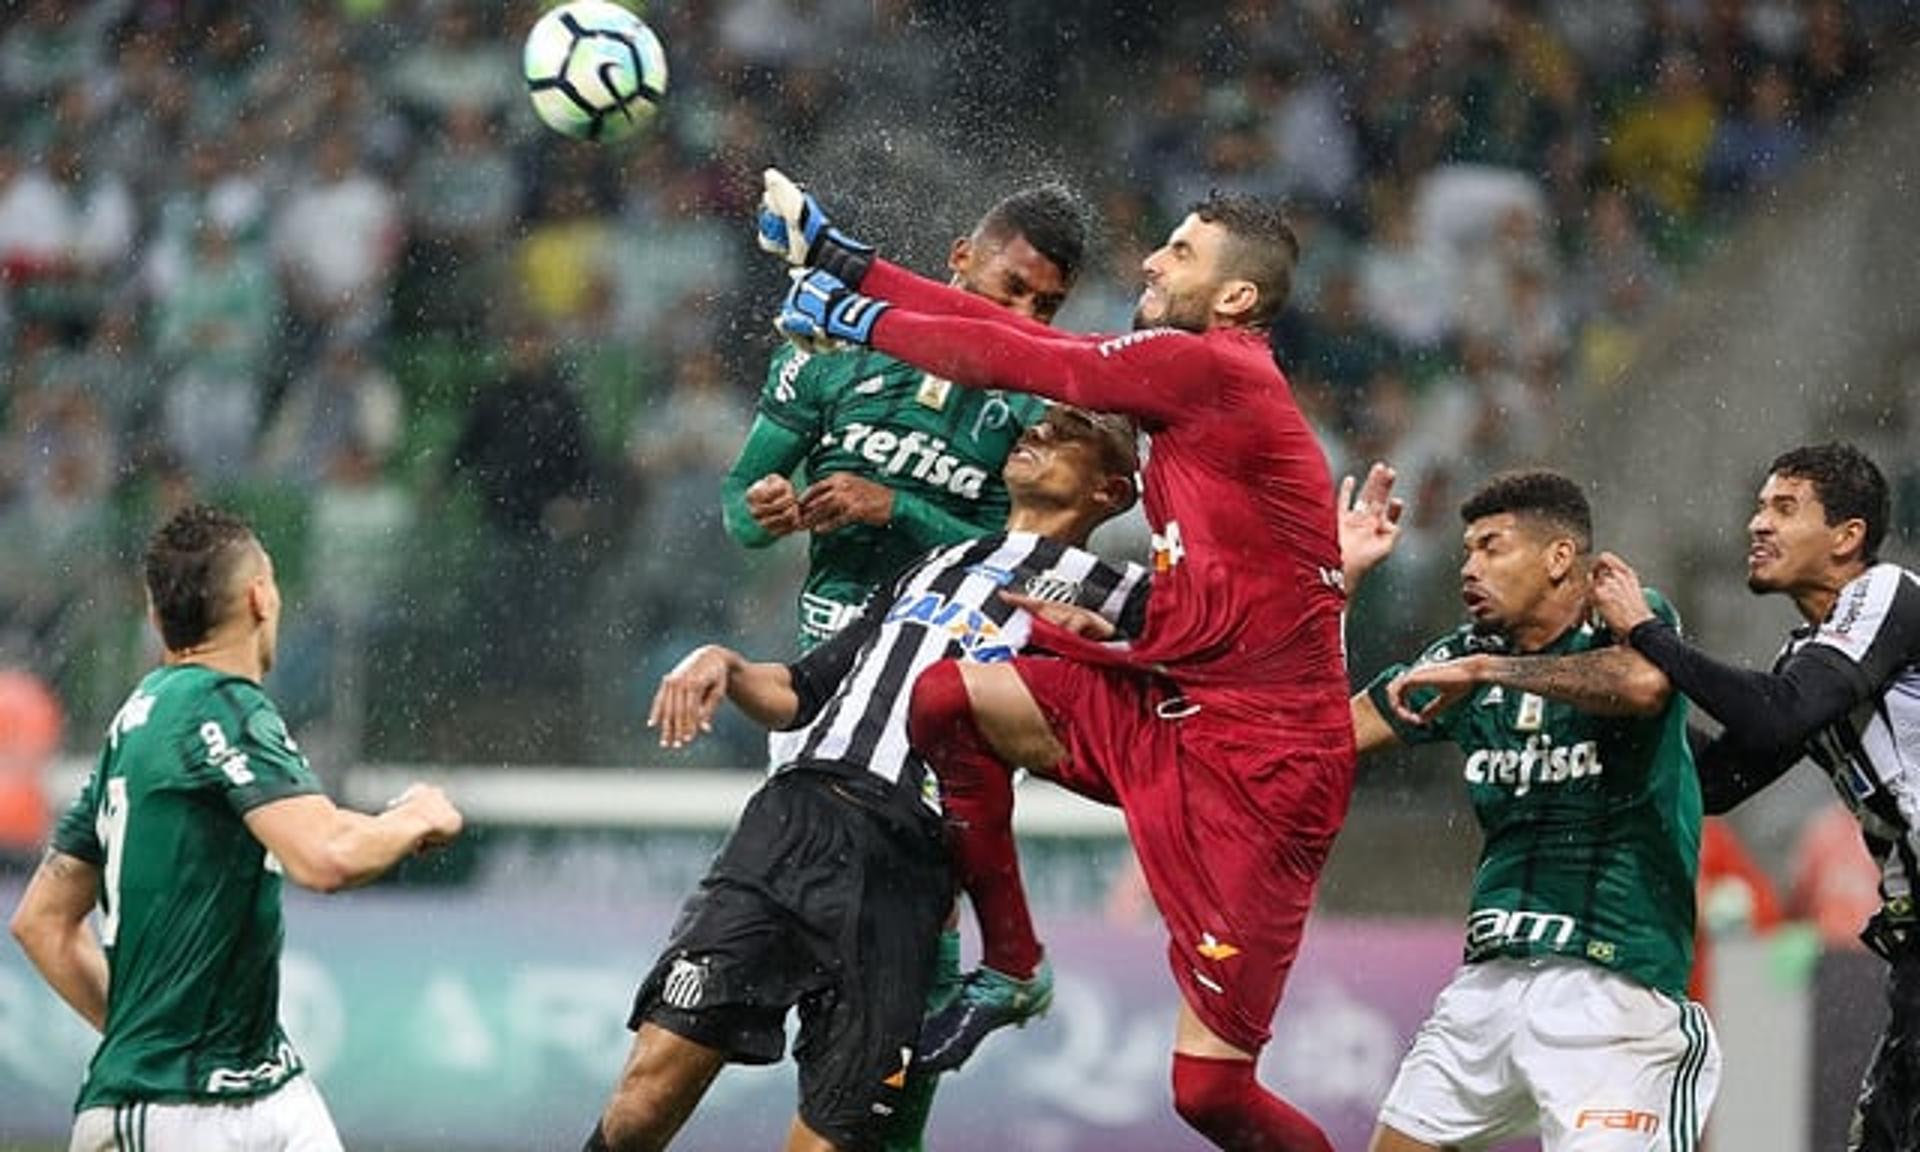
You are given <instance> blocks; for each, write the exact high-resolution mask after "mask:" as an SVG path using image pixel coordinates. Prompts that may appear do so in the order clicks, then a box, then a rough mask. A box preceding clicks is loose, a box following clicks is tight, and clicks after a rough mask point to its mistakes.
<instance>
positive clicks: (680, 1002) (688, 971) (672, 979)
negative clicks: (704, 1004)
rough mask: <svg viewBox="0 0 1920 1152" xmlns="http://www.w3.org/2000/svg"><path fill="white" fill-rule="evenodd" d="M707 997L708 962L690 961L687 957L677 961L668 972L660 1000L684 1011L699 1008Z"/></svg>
mask: <svg viewBox="0 0 1920 1152" xmlns="http://www.w3.org/2000/svg"><path fill="white" fill-rule="evenodd" d="M706 995H707V965H706V962H705V961H696V960H689V959H687V958H686V957H685V956H682V957H680V958H678V959H676V960H675V961H674V962H673V967H672V968H670V969H668V970H667V978H666V981H665V982H664V984H663V985H662V987H661V989H660V999H662V1000H664V1001H665V1002H666V1003H668V1004H670V1005H672V1006H673V1007H675V1008H679V1009H681V1010H683V1011H684V1010H687V1009H691V1008H698V1007H699V1006H700V1001H701V1000H703V999H705V998H706Z"/></svg>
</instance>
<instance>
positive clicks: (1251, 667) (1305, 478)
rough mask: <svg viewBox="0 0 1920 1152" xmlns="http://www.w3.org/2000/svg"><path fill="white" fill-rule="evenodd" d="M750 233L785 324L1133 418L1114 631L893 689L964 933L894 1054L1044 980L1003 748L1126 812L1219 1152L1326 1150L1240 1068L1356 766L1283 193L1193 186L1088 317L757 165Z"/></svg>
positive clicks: (954, 1041) (946, 669) (1184, 1103)
mask: <svg viewBox="0 0 1920 1152" xmlns="http://www.w3.org/2000/svg"><path fill="white" fill-rule="evenodd" d="M760 230H761V241H762V243H763V245H764V246H766V247H768V248H769V249H770V250H775V251H780V252H781V253H782V254H783V255H785V256H786V257H787V258H788V259H789V261H790V262H792V263H794V264H796V265H799V266H801V268H800V270H796V272H795V279H794V284H793V288H792V289H791V291H790V292H789V293H788V295H787V298H786V301H785V302H784V304H783V305H782V309H781V313H780V316H779V318H778V319H777V321H776V324H777V326H778V327H779V328H780V329H781V330H782V331H783V332H785V333H786V334H788V335H789V336H791V337H794V338H796V339H799V340H802V341H818V342H822V343H832V342H840V343H848V344H858V345H865V346H868V347H872V348H876V349H878V350H880V351H882V352H885V353H887V354H888V355H891V356H895V357H898V358H899V359H902V360H905V361H908V362H909V363H912V364H914V365H916V366H918V367H921V368H923V369H925V370H926V371H928V372H931V373H934V374H936V375H939V376H942V377H945V378H947V379H950V380H952V381H953V382H954V383H956V384H959V385H962V386H966V387H979V388H1005V389H1012V390H1017V391H1022V392H1030V393H1034V394H1037V395H1040V396H1044V397H1048V398H1051V399H1054V400H1060V401H1066V402H1068V403H1072V404H1077V405H1081V406H1084V407H1088V408H1093V409H1098V410H1104V411H1111V412H1120V413H1125V414H1127V415H1129V416H1132V417H1133V418H1134V419H1135V420H1136V421H1137V422H1138V424H1139V426H1140V428H1141V429H1142V431H1143V432H1144V433H1145V434H1146V437H1145V441H1144V443H1143V449H1144V452H1143V458H1144V459H1145V461H1146V462H1145V464H1144V467H1143V471H1142V489H1143V490H1142V494H1143V500H1144V503H1145V506H1146V513H1147V518H1148V521H1149V525H1150V527H1151V528H1152V530H1153V539H1154V576H1153V581H1152V587H1151V591H1150V593H1149V596H1148V601H1147V613H1146V623H1145V626H1144V628H1143V630H1142V631H1141V632H1140V634H1139V635H1138V637H1137V638H1136V639H1135V640H1134V641H1133V642H1132V643H1131V644H1124V645H1122V644H1112V643H1107V642H1103V640H1102V638H1101V637H1100V636H1099V635H1098V634H1097V632H1095V633H1094V634H1092V635H1089V634H1087V630H1084V629H1070V628H1068V627H1065V626H1056V627H1054V628H1051V629H1042V630H1037V631H1036V634H1035V642H1036V645H1037V646H1041V647H1044V648H1046V649H1048V650H1050V651H1052V652H1054V653H1057V654H1058V656H1057V657H1034V656H1022V657H1018V658H1015V659H1013V660H1011V661H1009V662H1005V663H996V664H979V663H962V662H947V663H943V664H939V665H935V666H934V667H932V668H930V669H928V670H927V672H926V673H924V674H923V675H922V676H921V678H920V680H919V682H918V683H917V685H916V687H915V689H914V692H913V697H912V703H911V710H910V713H909V722H910V727H911V732H912V735H913V739H914V744H915V746H916V748H918V749H920V750H921V751H922V753H923V754H924V755H925V756H926V757H927V759H928V761H929V762H930V763H931V765H932V766H933V768H934V769H935V772H936V775H937V776H938V779H939V782H940V787H941V791H942V797H943V802H944V804H945V810H946V813H947V821H948V828H949V833H950V845H951V849H952V853H953V862H954V866H955V870H956V872H957V873H958V875H959V877H960V881H961V885H962V887H963V888H964V889H965V890H966V892H967V895H968V897H969V898H970V899H971V900H972V902H973V906H974V910H975V914H976V915H977V916H978V917H979V921H980V929H981V936H982V943H983V948H984V956H983V963H982V966H981V967H980V969H978V970H977V971H975V972H974V973H973V974H971V975H970V976H969V977H968V981H967V985H966V987H965V988H964V989H963V992H962V995H961V996H960V997H959V998H958V1000H956V1002H955V1003H954V1005H953V1006H952V1007H951V1008H950V1009H948V1010H946V1011H944V1012H942V1013H941V1014H939V1015H938V1016H935V1017H934V1018H932V1019H931V1020H929V1021H928V1024H927V1027H926V1030H925V1031H924V1032H923V1034H922V1036H921V1051H920V1052H919V1053H918V1054H917V1055H916V1059H917V1060H919V1061H920V1062H921V1063H922V1065H923V1066H924V1067H925V1068H927V1069H929V1070H935V1069H940V1068H947V1067H953V1066H956V1065H957V1064H959V1063H960V1062H961V1061H963V1060H965V1059H966V1057H967V1056H968V1055H969V1054H971V1052H972V1050H973V1048H974V1046H976V1045H977V1044H978V1043H979V1042H980V1040H982V1039H983V1038H984V1037H985V1036H986V1035H987V1034H988V1033H990V1032H991V1031H992V1030H993V1029H996V1028H999V1027H1003V1026H1005V1025H1007V1024H1014V1023H1020V1022H1023V1021H1024V1020H1025V1019H1027V1018H1028V1017H1030V1016H1032V1015H1034V1014H1036V1013H1038V1012H1039V1011H1042V1010H1044V1009H1045V1007H1046V1006H1047V1003H1048V1002H1049V1001H1050V1000H1051V997H1052V975H1051V972H1050V971H1049V970H1048V968H1047V966H1046V963H1045V960H1044V958H1043V955H1042V951H1041V947H1040V944H1039V942H1038V940H1037V939H1036V937H1035V934H1034V929H1033V924H1032V921H1031V918H1030V916H1029V913H1028V909H1027V904H1026V896H1025V893H1024V891H1023V889H1022V887H1021V882H1020V875H1019V865H1018V862H1017V859H1016V856H1015V849H1014V840H1013V834H1012V828H1011V814H1012V803H1013V796H1012V787H1011V777H1010V769H1009V768H1008V765H1010V764H1019V765H1023V766H1025V767H1027V768H1028V769H1030V770H1032V771H1035V772H1037V773H1039V774H1041V775H1044V776H1047V777H1049V778H1051V779H1054V780H1056V781H1057V782H1059V783H1060V784H1062V785H1064V786H1066V787H1067V788H1070V789H1072V790H1074V791H1076V792H1079V793H1081V794H1083V795H1086V796H1089V797H1091V798H1093V799H1095V800H1098V801H1101V802H1104V803H1107V804H1113V805H1118V806H1119V807H1120V808H1122V809H1123V810H1124V811H1125V813H1126V819H1127V827H1128V831H1129V834H1130V835H1131V837H1132V840H1133V844H1134V848H1135V851H1136V854H1137V855H1138V857H1139V861H1140V865H1141V869H1142V871H1143V872H1144V874H1145V876H1146V879H1147V883H1148V886H1149V888H1150V889H1151V891H1152V893H1153V896H1154V900H1155V903H1156V904H1157V905H1158V906H1159V909H1160V911H1161V914H1162V916H1163V917H1164V918H1165V920H1166V923H1167V928H1168V932H1169V937H1170V938H1169V941H1168V959H1169V962H1170V964H1171V967H1172V971H1173V976H1174V980H1175V982H1176V983H1177V984H1178V985H1179V987H1180V991H1181V995H1182V1003H1181V1008H1180V1017H1179V1022H1178V1029H1177V1031H1176V1034H1175V1039H1174V1052H1173V1092H1174V1105H1175V1107H1176V1109H1177V1110H1178V1111H1179V1113H1180V1115H1181V1117H1182V1118H1183V1119H1185V1120H1186V1121H1187V1123H1189V1124H1190V1125H1192V1126H1193V1127H1194V1128H1195V1129H1197V1130H1198V1131H1199V1132H1201V1133H1202V1134H1203V1135H1205V1136H1206V1137H1207V1138H1208V1139H1209V1140H1211V1141H1212V1142H1213V1143H1214V1144H1215V1145H1217V1146H1219V1147H1221V1148H1227V1149H1284V1150H1288V1152H1292V1150H1313V1152H1320V1150H1326V1149H1330V1148H1331V1145H1330V1144H1329V1143H1328V1142H1327V1138H1326V1136H1325V1135H1324V1134H1323V1133H1322V1132H1321V1131H1320V1130H1319V1128H1318V1127H1317V1126H1316V1125H1314V1123H1313V1122H1312V1121H1311V1120H1309V1119H1308V1118H1307V1117H1306V1116H1305V1115H1303V1114H1302V1113H1300V1112H1299V1111H1298V1110H1296V1109H1295V1108H1293V1107H1292V1106H1291V1105H1289V1104H1287V1103H1286V1102H1285V1101H1283V1100H1281V1099H1280V1098H1279V1097H1278V1096H1276V1095H1274V1094H1272V1093H1271V1092H1268V1091H1266V1090H1265V1089H1264V1088H1262V1087H1261V1086H1260V1085H1259V1083H1258V1082H1257V1080H1256V1079H1255V1076H1254V1061H1255V1059H1256V1057H1257V1055H1258V1053H1259V1051H1260V1049H1261V1047H1262V1046H1263V1045H1264V1044H1265V1043H1266V1041H1267V1040H1268V1038H1269V1036H1270V1034H1271V1032H1270V1025H1271V1022H1272V1019H1273V1014H1274V1011H1275V1009H1276V1008H1277V1007H1278V1005H1279V1002H1280V996H1281V992H1282V989H1283V987H1284V985H1285V983H1286V977H1287V973H1288V971H1289V970H1290V968H1291V967H1292V964H1293V960H1294V957H1295V955H1296V954H1297V952H1298V951H1299V946H1300V939H1301V933H1302V930H1303V928H1304V926H1305V923H1306V918H1307V912H1308V910H1309V908H1310V907H1311V905H1312V901H1313V892H1314V886H1315V883H1316V881H1317V879H1318V877H1319V875H1320V870H1321V868H1322V867H1323V865H1324V864H1325V862H1326V859H1327V855H1328V852H1329V850H1330V849H1331V848H1332V845H1333V840H1334V835H1335V833H1336V832H1338V830H1339V828H1340V824H1341V821H1342V820H1343V819H1344V818H1345V816H1346V811H1347V802H1348V799H1349V796H1350V794H1351V792H1352V786H1353V769H1354V745H1353V733H1352V722H1351V716H1350V713H1349V711H1348V703H1347V676H1346V669H1345V663H1344V660H1343V657H1342V649H1341V635H1340V626H1341V615H1342V612H1343V610H1344V607H1345V604H1346V595H1345V592H1344V590H1343V588H1342V581H1341V576H1340V565H1341V558H1340V548H1339V543H1338V538H1337V535H1336V519H1335V503H1334V491H1333V484H1332V481H1331V478H1330V475H1329V473H1328V468H1327V463H1326V458H1325V456H1324V454H1323V453H1322V451H1321V449H1320V446H1319V444H1318V443H1317V442H1316V440H1315V439H1314V436H1313V433H1312V430H1311V429H1310V428H1309V426H1308V424H1307V421H1306V418H1305V417H1304V416H1303V415H1302V413H1301V412H1300V410H1299V408H1298V406H1297V405H1296V404H1295V403H1294V401H1293V397H1292V394H1291V392H1290V391H1289V389H1288V386H1287V382H1286V379H1285V378H1284V377H1283V376H1282V375H1281V373H1280V370H1279V367H1278V366H1277V365H1276V364H1275V362H1274V359H1273V355H1272V352H1271V350H1270V348H1269V344H1268V327H1269V325H1270V323H1271V322H1272V320H1273V318H1274V317H1275V315H1276V314H1278V312H1279V311H1280V309H1281V307H1282V306H1283V305H1284V304H1285V303H1286V299H1287V295H1288V291H1289V288H1290V282H1291V279H1292V273H1293V268H1294V264H1295V261H1296V260H1297V258H1298V243H1297V241H1296V240H1295V238H1294V235H1293V232H1292V230H1291V229H1290V228H1289V227H1288V225H1287V223H1286V220H1285V218H1284V216H1283V214H1282V213H1281V212H1280V210H1279V209H1278V207H1277V206H1273V205H1269V204H1266V203H1263V202H1261V201H1258V200H1254V199H1251V198H1245V197H1237V196H1218V195H1216V196H1213V197H1210V198H1209V199H1208V200H1206V201H1204V202H1203V203H1201V204H1199V205H1196V206H1195V207H1194V209H1193V210H1192V212H1191V213H1189V214H1188V215H1187V217H1186V218H1185V219H1184V220H1183V221H1182V222H1181V223H1180V225H1179V226H1178V227H1177V228H1175V229H1174V231H1173V233H1172V235H1171V236H1170V237H1169V238H1168V239H1167V241H1166V243H1165V244H1163V245H1162V246H1161V247H1160V248H1159V249H1158V250H1156V251H1155V252H1153V254H1152V255H1150V256H1148V257H1147V259H1146V261H1145V263H1144V265H1143V272H1144V276H1145V281H1146V283H1145V288H1144V290H1143V291H1142V293H1141V295H1140V301H1139V306H1138V308H1137V310H1136V313H1135V316H1134V331H1133V332H1131V333H1128V334H1125V335H1119V336H1111V337H1099V336H1091V337H1089V336H1076V335H1072V334H1066V333H1060V332H1055V331H1053V330H1051V329H1048V328H1045V327H1042V326H1040V325H1038V324H1034V323H1031V322H1027V321H1023V320H1021V319H1019V318H1017V317H1012V316H1010V315H1009V314H1008V313H1006V312H1005V311H1004V310H1003V309H998V308H995V307H994V306H993V305H991V304H989V303H984V302H981V301H979V300H977V299H975V298H973V297H970V296H968V295H966V294H965V293H962V292H957V291H954V290H952V289H950V288H947V287H944V286H942V285H939V284H936V283H934V282H932V281H929V280H924V279H921V278H920V277H917V276H914V275H913V274H911V273H909V272H906V271H905V270H903V269H901V268H898V267H896V266H894V265H891V264H889V263H887V262H885V261H882V260H879V259H877V258H875V257H874V255H873V252H872V250H871V249H870V248H867V247H865V246H864V245H860V244H857V243H855V242H853V241H851V240H849V239H848V238H847V237H846V236H844V235H843V234H841V233H840V232H838V231H837V230H835V229H833V228H831V227H830V226H829V225H828V223H827V221H826V219H825V216H824V214H823V213H822V212H821V211H820V207H819V205H818V204H817V203H816V202H815V201H814V200H813V198H812V197H810V196H808V195H806V194H805V193H803V192H801V191H800V190H799V189H798V188H797V187H795V186H794V185H793V184H792V182H791V181H789V180H787V178H786V177H784V176H782V175H780V174H779V173H778V172H774V171H769V173H768V174H767V194H766V198H765V199H764V200H763V202H762V211H761V223H760ZM1063 624H1064V621H1063ZM1043 633H1044V634H1043Z"/></svg>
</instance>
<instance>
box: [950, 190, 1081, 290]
mask: <svg viewBox="0 0 1920 1152" xmlns="http://www.w3.org/2000/svg"><path fill="white" fill-rule="evenodd" d="M1092 220H1093V214H1092V213H1091V212H1090V211H1088V209H1087V202H1086V201H1085V200H1083V199H1081V197H1080V194H1079V193H1077V192H1075V191H1074V190H1073V189H1071V188H1069V187H1067V186H1066V185H1065V184H1061V183H1058V182H1054V183H1049V184H1037V185H1035V186H1033V187H1031V188H1022V189H1020V190H1019V191H1018V192H1015V193H1013V194H1012V195H1011V196H1008V197H1006V198H1005V199H1003V200H1001V201H1000V202H999V203H998V204H995V205H994V206H993V207H991V208H989V209H987V214H986V215H985V216H982V217H981V218H980V223H979V224H977V225H975V227H974V230H973V231H974V235H976V236H982V237H991V238H993V239H995V240H1005V239H1009V238H1011V237H1014V236H1024V237H1025V238H1026V241H1027V243H1029V244H1031V245H1033V250H1034V251H1035V252H1038V253H1040V255H1042V256H1045V257H1046V258H1047V259H1048V260H1049V261H1050V262H1052V264H1053V266H1054V267H1055V268H1058V269H1060V275H1061V277H1062V278H1063V279H1065V280H1066V282H1067V283H1068V284H1072V283H1073V282H1074V280H1075V279H1076V278H1077V277H1078V276H1079V275H1080V269H1081V267H1082V266H1083V265H1084V264H1085V263H1086V260H1087V245H1088V238H1089V236H1090V234H1091V233H1092V231H1093V223H1092Z"/></svg>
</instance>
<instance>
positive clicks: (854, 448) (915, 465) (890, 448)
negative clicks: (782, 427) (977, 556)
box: [829, 424, 987, 500]
mask: <svg viewBox="0 0 1920 1152" xmlns="http://www.w3.org/2000/svg"><path fill="white" fill-rule="evenodd" d="M829 440H831V437H829ZM840 447H841V448H844V449H846V450H847V451H848V452H852V453H854V454H855V455H858V456H859V457H860V458H861V459H862V460H865V461H866V462H867V463H869V464H871V465H873V466H874V467H875V468H877V469H878V470H880V471H881V472H884V473H886V474H887V475H889V476H902V475H905V476H911V477H913V478H914V479H915V480H919V481H921V482H922V483H925V484H930V485H932V486H933V487H935V488H945V489H946V490H947V491H949V492H951V493H953V494H954V495H955V496H965V497H966V498H967V499H969V500H978V499H979V498H980V489H981V487H982V486H983V485H984V484H986V482H987V472H986V469H984V468H978V467H975V466H974V465H972V464H965V463H962V462H961V460H960V458H959V457H958V456H955V455H953V454H952V453H951V452H948V451H946V447H947V442H946V441H945V440H942V439H940V438H939V437H938V436H933V437H929V436H928V435H927V434H926V433H924V432H908V433H907V434H906V435H904V436H903V435H900V434H899V433H897V432H893V431H891V430H889V429H886V428H875V427H874V426H872V425H871V424H849V425H847V426H846V428H845V429H843V430H842V431H841V433H840Z"/></svg>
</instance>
